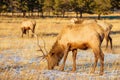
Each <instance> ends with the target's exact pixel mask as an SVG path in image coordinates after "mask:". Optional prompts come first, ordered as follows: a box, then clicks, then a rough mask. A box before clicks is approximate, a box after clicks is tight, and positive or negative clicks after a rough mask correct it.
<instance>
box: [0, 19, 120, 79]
mask: <svg viewBox="0 0 120 80" xmlns="http://www.w3.org/2000/svg"><path fill="white" fill-rule="evenodd" d="M25 19H27V18H8V17H0V80H120V67H119V66H120V20H119V19H111V20H109V19H104V21H106V22H109V23H111V24H112V25H113V28H112V32H111V37H112V39H113V50H110V47H109V48H108V49H107V50H106V49H105V43H106V42H105V41H103V43H102V46H101V47H102V50H103V52H104V54H105V63H104V65H105V72H104V75H103V76H99V74H98V73H99V67H100V64H99V63H98V65H97V68H96V72H95V74H89V72H90V70H91V67H92V65H93V62H94V54H93V52H92V50H91V49H90V50H86V51H82V50H79V51H78V54H77V71H76V72H74V73H71V72H70V70H71V68H72V63H71V62H72V54H71V52H70V53H69V56H68V58H67V62H66V66H65V71H59V70H57V68H56V69H55V70H47V62H46V61H45V60H42V61H41V57H39V56H41V55H42V53H41V52H40V51H38V50H39V47H38V46H37V40H36V38H30V37H28V36H27V35H24V38H22V37H21V30H20V25H21V22H22V21H23V20H25ZM30 19H34V20H35V21H36V22H37V25H36V29H35V33H36V34H37V35H38V36H39V41H40V45H41V47H42V48H43V46H44V42H43V40H42V39H41V38H40V37H42V38H43V39H44V41H45V44H46V49H47V51H48V52H49V50H50V49H51V47H52V45H53V44H54V42H55V40H56V37H57V35H58V34H59V32H60V31H61V29H62V28H63V27H65V26H66V25H68V24H70V19H71V18H30Z"/></svg>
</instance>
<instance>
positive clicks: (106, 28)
mask: <svg viewBox="0 0 120 80" xmlns="http://www.w3.org/2000/svg"><path fill="white" fill-rule="evenodd" d="M71 22H72V23H74V24H89V23H96V24H98V25H99V26H100V27H101V28H103V30H104V32H103V33H104V35H105V36H104V38H105V40H106V49H107V48H108V42H109V41H110V47H111V49H112V38H111V37H110V32H111V29H112V25H111V24H109V23H107V22H104V21H101V20H80V19H77V18H72V19H71Z"/></svg>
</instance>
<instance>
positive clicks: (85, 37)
mask: <svg viewBox="0 0 120 80" xmlns="http://www.w3.org/2000/svg"><path fill="white" fill-rule="evenodd" d="M103 31H104V30H103V29H102V28H101V27H99V25H97V24H96V23H89V24H76V25H69V26H67V27H65V28H64V29H63V30H62V31H61V33H60V34H59V35H58V36H57V40H56V42H55V43H54V45H53V46H52V49H51V50H50V52H49V53H48V54H47V55H46V54H45V53H44V52H43V51H42V49H41V48H40V49H41V51H42V52H43V57H44V58H45V59H46V60H47V63H48V69H54V67H55V66H58V65H59V62H60V61H61V59H62V58H63V63H62V65H61V66H60V70H64V66H65V62H66V59H67V56H68V52H69V51H72V57H73V68H72V71H73V72H74V71H76V55H77V50H78V49H81V50H86V49H88V48H91V49H92V50H93V52H94V57H95V63H94V65H93V69H92V71H91V73H94V71H95V68H96V66H97V62H98V59H100V64H101V67H100V75H102V74H103V73H104V54H103V52H102V50H101V43H102V41H103V38H104V34H103Z"/></svg>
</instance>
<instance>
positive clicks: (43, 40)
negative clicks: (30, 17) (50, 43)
mask: <svg viewBox="0 0 120 80" xmlns="http://www.w3.org/2000/svg"><path fill="white" fill-rule="evenodd" d="M40 37H41V36H40ZM41 39H42V40H43V43H44V50H45V52H46V53H48V51H47V49H46V48H45V46H46V44H45V40H44V39H43V38H42V37H41Z"/></svg>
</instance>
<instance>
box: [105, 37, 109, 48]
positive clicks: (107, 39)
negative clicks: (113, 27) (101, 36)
mask: <svg viewBox="0 0 120 80" xmlns="http://www.w3.org/2000/svg"><path fill="white" fill-rule="evenodd" d="M105 39H106V49H107V48H108V42H109V38H108V36H105Z"/></svg>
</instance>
